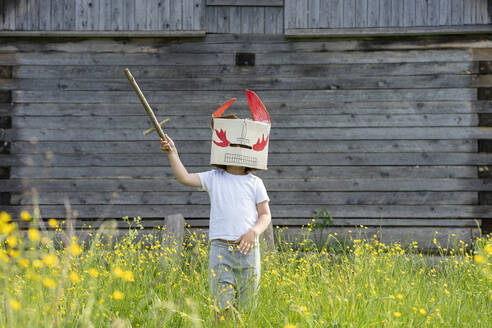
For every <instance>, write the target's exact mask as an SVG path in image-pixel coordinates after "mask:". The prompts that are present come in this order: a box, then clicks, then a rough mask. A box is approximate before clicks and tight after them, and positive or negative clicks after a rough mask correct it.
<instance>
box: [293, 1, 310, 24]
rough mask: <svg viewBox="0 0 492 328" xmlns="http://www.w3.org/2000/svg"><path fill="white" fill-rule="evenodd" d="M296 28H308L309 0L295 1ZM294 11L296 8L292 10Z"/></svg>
mask: <svg viewBox="0 0 492 328" xmlns="http://www.w3.org/2000/svg"><path fill="white" fill-rule="evenodd" d="M294 2H295V4H296V5H295V13H294V15H295V19H294V22H295V25H294V26H295V27H296V28H302V27H307V26H308V21H307V11H308V0H295V1H294ZM292 9H294V8H292Z"/></svg>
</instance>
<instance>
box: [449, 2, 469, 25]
mask: <svg viewBox="0 0 492 328" xmlns="http://www.w3.org/2000/svg"><path fill="white" fill-rule="evenodd" d="M465 2H467V1H463V0H451V24H452V25H463V13H464V7H463V6H464V3H465Z"/></svg>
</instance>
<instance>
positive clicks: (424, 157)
mask: <svg viewBox="0 0 492 328" xmlns="http://www.w3.org/2000/svg"><path fill="white" fill-rule="evenodd" d="M0 159H1V160H2V163H3V165H6V166H46V167H49V166H72V167H74V166H75V167H79V166H112V167H118V166H131V165H133V164H134V163H138V162H145V164H146V165H148V166H159V165H167V163H168V159H167V157H165V156H164V154H159V153H144V154H90V153H89V154H87V153H86V154H81V153H76V154H70V153H69V154H59V153H54V154H43V155H37V154H29V155H26V154H10V155H2V154H0ZM181 159H182V161H183V162H184V163H187V164H188V165H197V166H205V165H207V164H209V163H210V157H209V156H204V155H203V154H181ZM491 160H492V154H489V153H478V154H476V153H464V154H462V153H451V154H450V153H324V154H323V153H303V154H302V156H301V157H299V155H298V154H297V153H287V154H286V153H272V154H270V156H269V158H268V163H269V165H294V166H296V165H325V164H326V163H330V165H349V166H350V165H374V166H378V165H488V164H489V163H490V162H491Z"/></svg>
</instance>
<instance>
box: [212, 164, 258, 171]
mask: <svg viewBox="0 0 492 328" xmlns="http://www.w3.org/2000/svg"><path fill="white" fill-rule="evenodd" d="M212 166H215V167H216V168H218V169H221V170H224V171H227V165H219V164H212ZM244 171H245V172H246V173H254V172H256V171H259V170H258V169H254V168H252V167H247V166H244Z"/></svg>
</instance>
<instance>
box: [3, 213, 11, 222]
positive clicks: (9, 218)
mask: <svg viewBox="0 0 492 328" xmlns="http://www.w3.org/2000/svg"><path fill="white" fill-rule="evenodd" d="M10 220H12V217H11V216H10V215H9V213H7V212H5V211H2V212H0V222H4V223H8V222H10Z"/></svg>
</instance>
